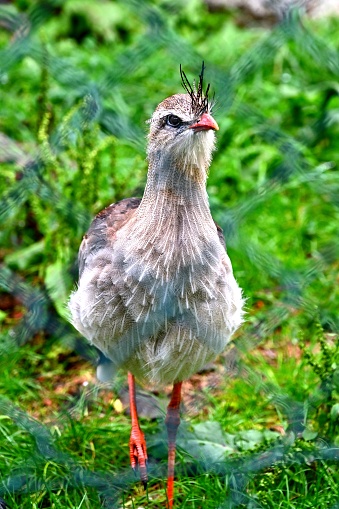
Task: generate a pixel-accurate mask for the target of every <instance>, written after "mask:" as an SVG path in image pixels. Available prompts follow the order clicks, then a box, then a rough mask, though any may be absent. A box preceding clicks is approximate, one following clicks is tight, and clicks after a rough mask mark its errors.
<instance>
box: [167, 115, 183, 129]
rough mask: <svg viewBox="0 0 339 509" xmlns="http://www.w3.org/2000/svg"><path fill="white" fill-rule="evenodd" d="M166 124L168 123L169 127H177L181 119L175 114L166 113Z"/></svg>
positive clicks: (180, 123)
mask: <svg viewBox="0 0 339 509" xmlns="http://www.w3.org/2000/svg"><path fill="white" fill-rule="evenodd" d="M166 124H167V125H170V126H171V127H179V126H181V125H182V120H181V118H179V117H177V116H176V115H168V117H167V118H166Z"/></svg>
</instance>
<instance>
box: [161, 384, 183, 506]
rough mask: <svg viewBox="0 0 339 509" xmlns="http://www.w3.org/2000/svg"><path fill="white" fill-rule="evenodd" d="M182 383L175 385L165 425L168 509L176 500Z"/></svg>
mask: <svg viewBox="0 0 339 509" xmlns="http://www.w3.org/2000/svg"><path fill="white" fill-rule="evenodd" d="M181 386H182V382H177V383H175V384H174V385H173V391H172V396H171V400H170V402H169V405H168V407H167V414H166V420H165V424H166V427H167V436H168V471H167V500H168V509H172V508H173V499H174V495H173V493H174V463H175V441H176V436H177V431H178V427H179V424H180V414H179V408H180V401H181Z"/></svg>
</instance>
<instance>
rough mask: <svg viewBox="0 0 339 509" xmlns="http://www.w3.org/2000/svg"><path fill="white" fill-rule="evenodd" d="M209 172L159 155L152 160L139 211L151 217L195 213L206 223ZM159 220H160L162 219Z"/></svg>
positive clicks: (182, 161)
mask: <svg viewBox="0 0 339 509" xmlns="http://www.w3.org/2000/svg"><path fill="white" fill-rule="evenodd" d="M206 170H207V168H205V167H203V166H199V165H197V164H195V163H193V164H192V163H190V162H188V161H187V160H185V159H182V158H181V159H179V158H170V157H163V156H161V155H158V156H157V155H156V156H155V157H153V158H150V160H149V168H148V176H147V183H146V187H145V192H144V196H143V199H142V202H141V204H140V207H139V211H140V213H141V214H142V215H143V214H144V213H145V211H146V210H147V213H148V214H150V215H152V216H154V215H155V216H157V217H159V216H161V215H172V214H178V212H179V211H180V210H184V209H185V210H187V211H191V210H195V213H196V214H199V215H200V214H201V215H203V216H204V217H205V220H206V219H207V218H208V217H209V216H210V210H209V204H208V196H207V191H206V179H207V171H206ZM159 219H160V217H159Z"/></svg>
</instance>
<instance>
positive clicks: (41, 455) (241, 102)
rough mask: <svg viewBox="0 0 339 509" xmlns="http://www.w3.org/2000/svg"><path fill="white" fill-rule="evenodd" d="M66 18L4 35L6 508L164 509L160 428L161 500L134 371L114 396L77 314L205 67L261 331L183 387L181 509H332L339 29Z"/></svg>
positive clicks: (224, 204)
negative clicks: (151, 125) (129, 392)
mask: <svg viewBox="0 0 339 509" xmlns="http://www.w3.org/2000/svg"><path fill="white" fill-rule="evenodd" d="M48 5H49V4H48V2H43V3H41V4H40V3H39V2H33V3H31V2H26V1H24V0H23V1H20V2H19V1H18V2H14V3H13V4H12V5H8V6H5V7H2V10H1V11H0V16H1V20H4V23H3V24H2V25H1V24H0V26H4V27H8V26H14V25H15V24H16V23H18V24H19V25H20V24H21V23H22V21H23V20H24V19H26V18H25V16H28V18H29V20H30V25H28V26H29V28H27V30H28V32H27V33H26V32H25V31H24V32H23V35H22V37H23V39H20V37H21V36H20V31H19V32H16V33H15V34H13V33H12V32H11V30H7V29H6V28H4V29H1V31H0V48H1V49H0V82H1V90H0V94H1V117H0V134H4V135H6V137H7V138H6V142H5V144H4V143H3V142H1V143H2V145H1V146H0V162H1V172H0V192H1V194H2V199H1V204H0V220H1V228H0V262H1V267H0V292H1V294H0V354H1V355H0V373H1V374H0V459H1V461H0V476H1V482H0V496H1V497H3V498H5V499H6V502H7V503H8V506H9V507H10V508H11V509H19V508H20V509H26V508H27V509H28V508H37V509H42V508H53V509H58V508H60V509H61V508H62V509H65V508H68V509H75V508H77V509H78V508H79V509H80V508H82V509H84V508H91V509H93V508H95V509H96V508H99V507H107V508H110V509H112V508H114V507H119V508H137V507H146V506H147V507H154V508H156V507H164V504H165V499H166V495H165V482H164V480H165V476H166V441H165V438H166V437H165V426H164V414H163V410H161V411H160V413H159V417H157V418H155V419H147V418H143V419H142V427H143V429H144V431H145V433H146V437H147V442H148V446H149V455H150V462H149V476H150V482H149V485H148V491H147V493H145V492H144V490H143V488H142V486H141V485H140V483H139V482H138V479H137V478H136V477H135V476H134V474H133V472H131V470H130V468H129V459H128V441H129V433H130V419H129V416H128V415H127V414H126V413H125V409H124V404H122V403H121V402H122V401H123V402H124V391H123V389H124V383H125V382H124V375H123V374H119V375H118V377H117V379H116V380H114V381H113V382H112V384H111V386H100V385H98V383H97V381H96V379H95V367H94V366H93V364H95V360H96V353H95V352H94V351H93V350H91V349H90V348H89V347H88V345H87V344H86V343H85V342H84V341H83V340H81V339H80V338H79V337H78V336H77V335H76V334H75V332H74V331H73V330H72V328H71V327H70V326H69V325H67V321H66V311H65V302H66V300H67V297H68V295H69V293H70V291H71V289H72V287H73V285H74V283H75V281H76V277H77V274H76V267H75V263H74V261H75V257H76V252H77V249H78V246H79V244H80V242H81V238H82V235H83V234H84V232H85V231H86V228H87V227H88V224H89V222H90V220H91V217H93V215H94V214H95V213H96V212H97V211H99V210H100V209H101V208H103V207H105V206H106V205H108V204H109V203H111V202H114V201H117V200H119V199H121V198H124V197H127V196H140V195H142V192H143V186H144V183H145V179H146V170H147V163H146V161H145V145H146V140H145V136H146V133H147V125H145V123H144V122H145V120H146V119H147V118H149V117H150V115H151V114H152V111H153V109H154V107H155V106H156V105H157V104H158V102H160V101H161V100H162V99H163V98H164V97H166V96H167V95H169V94H172V93H175V92H178V91H180V82H179V81H180V80H179V71H178V67H179V62H180V63H182V64H183V67H184V69H185V72H186V73H187V74H188V75H189V76H190V77H192V76H196V75H197V74H198V71H199V68H200V66H201V61H202V60H203V59H204V60H205V63H206V66H207V78H208V81H210V82H211V88H212V90H213V91H215V93H216V101H217V102H216V106H215V117H216V119H217V121H218V123H219V125H220V131H219V132H218V150H217V151H216V153H215V156H214V160H213V164H212V167H211V170H210V176H209V179H208V192H209V196H210V203H211V208H212V212H213V215H214V217H215V219H216V220H217V221H218V222H219V223H220V224H221V226H222V227H223V228H224V232H225V236H226V242H227V247H228V252H229V254H230V257H231V259H232V263H233V268H234V272H235V274H236V277H237V279H238V281H239V283H240V285H241V286H242V288H243V289H244V294H245V297H246V298H247V305H246V306H247V316H246V323H245V324H244V326H243V327H242V329H241V330H240V331H239V333H238V334H237V337H236V338H235V346H234V348H233V349H232V350H231V351H230V352H229V353H228V354H226V355H224V356H221V357H220V359H218V361H217V362H216V364H215V369H214V370H207V371H206V372H204V373H201V374H199V375H196V376H194V377H193V378H192V380H191V381H188V382H186V383H185V385H184V406H185V408H184V412H183V424H182V426H181V431H180V434H179V437H178V454H177V466H176V474H177V481H176V488H175V489H176V507H181V508H211V509H214V508H220V509H223V508H240V509H241V508H249V509H255V508H264V509H266V508H272V509H273V508H274V509H276V508H284V509H285V508H286V509H287V508H288V509H290V508H294V507H295V508H298V509H299V508H313V507H321V508H323V507H329V508H333V509H334V508H335V507H337V505H338V503H339V493H338V486H339V483H338V481H339V479H338V454H339V452H338V446H339V420H338V414H339V406H338V405H339V370H338V366H339V351H338V336H337V334H338V329H339V321H338V311H337V310H338V305H339V293H338V285H337V284H336V283H337V278H338V276H337V274H338V253H339V250H338V243H337V230H338V227H337V225H338V220H339V213H338V196H339V182H338V141H337V140H338V134H339V122H338V108H339V99H338V91H337V85H336V83H337V80H338V74H339V56H338V40H337V38H336V37H335V34H336V33H337V32H338V20H336V19H333V20H322V21H317V22H315V21H312V22H311V21H309V20H304V21H303V24H300V22H299V21H298V18H297V17H296V16H292V17H291V19H290V20H289V23H287V21H286V22H284V23H282V24H281V25H280V26H277V27H274V28H273V29H267V28H265V29H264V28H251V27H247V28H239V27H238V26H237V25H236V23H235V21H234V17H233V16H232V15H226V14H222V13H208V12H207V11H206V8H205V7H204V6H203V5H201V4H200V2H198V1H196V0H194V1H193V0H192V1H190V2H186V3H185V6H182V5H181V2H167V1H164V2H160V0H159V1H154V2H138V3H135V2H133V1H132V0H131V1H128V2H121V3H115V2H111V3H109V2H107V3H102V4H100V6H98V4H97V3H95V2H92V1H90V0H88V1H86V3H85V2H77V1H76V0H69V1H67V2H65V3H63V4H60V6H59V7H58V6H56V4H53V2H52V3H51V5H50V9H48V8H47V9H46V6H48ZM13 24H14V25H13ZM16 26H17V25H16ZM25 37H26V38H25ZM1 140H3V138H1ZM18 154H19V155H18ZM23 155H24V156H25V157H24V158H23ZM23 160H25V161H26V162H27V160H30V161H31V163H30V165H28V166H26V167H25V168H24V167H23V164H25V163H23ZM147 390H150V388H147ZM163 392H164V393H165V394H166V395H168V392H169V388H165V389H164V391H163ZM156 396H157V398H158V399H159V405H160V408H161V409H164V408H165V404H166V400H165V399H164V397H163V396H164V394H163V393H162V394H161V395H158V394H156ZM160 396H162V397H160Z"/></svg>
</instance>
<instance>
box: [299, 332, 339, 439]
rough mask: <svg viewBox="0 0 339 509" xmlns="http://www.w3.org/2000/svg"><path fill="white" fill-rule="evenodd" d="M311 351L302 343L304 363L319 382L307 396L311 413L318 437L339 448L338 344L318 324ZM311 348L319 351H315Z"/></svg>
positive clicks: (332, 336)
mask: <svg viewBox="0 0 339 509" xmlns="http://www.w3.org/2000/svg"><path fill="white" fill-rule="evenodd" d="M314 334H315V339H316V341H315V342H314V341H312V343H311V344H312V345H313V351H312V350H310V348H306V346H305V342H301V343H300V346H301V348H302V351H303V355H304V358H305V361H306V363H307V364H308V365H309V366H311V368H312V370H313V371H314V373H315V374H316V375H317V377H318V378H319V382H320V383H319V386H318V388H317V390H316V391H315V393H313V394H312V395H310V398H309V405H310V413H311V414H315V415H314V417H313V419H314V420H315V423H316V429H317V432H318V433H319V435H320V436H326V437H328V438H330V439H331V440H332V441H333V442H334V443H335V444H336V445H338V444H339V342H338V337H337V336H336V335H334V334H332V335H331V334H325V332H324V330H323V328H322V327H321V325H320V324H319V323H317V324H316V327H315V332H314ZM314 347H315V348H317V349H318V350H319V351H318V352H317V351H314Z"/></svg>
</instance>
